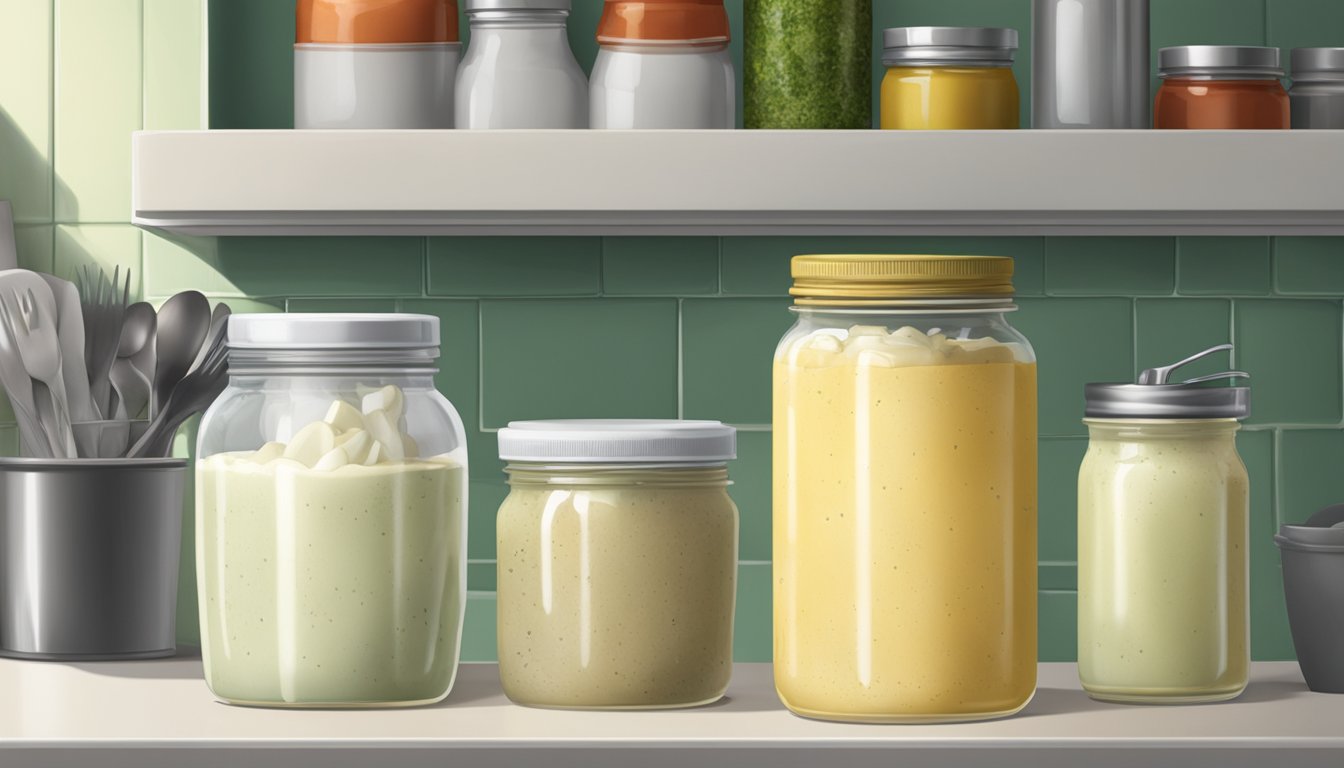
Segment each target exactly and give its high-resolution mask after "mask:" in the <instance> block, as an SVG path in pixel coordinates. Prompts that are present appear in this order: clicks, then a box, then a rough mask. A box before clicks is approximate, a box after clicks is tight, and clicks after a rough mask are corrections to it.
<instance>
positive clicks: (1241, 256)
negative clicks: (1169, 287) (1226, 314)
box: [1176, 237, 1273, 296]
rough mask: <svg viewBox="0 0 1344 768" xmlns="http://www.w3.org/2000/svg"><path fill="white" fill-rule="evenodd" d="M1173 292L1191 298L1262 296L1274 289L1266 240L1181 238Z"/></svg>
mask: <svg viewBox="0 0 1344 768" xmlns="http://www.w3.org/2000/svg"><path fill="white" fill-rule="evenodd" d="M1176 250H1177V278H1176V290H1177V291H1179V292H1180V293H1183V294H1188V295H1191V296H1201V295H1212V296H1265V295H1267V294H1268V293H1269V292H1270V289H1271V288H1272V287H1273V275H1272V270H1271V267H1270V258H1269V251H1270V239H1269V238H1268V237H1182V238H1178V239H1177V241H1176Z"/></svg>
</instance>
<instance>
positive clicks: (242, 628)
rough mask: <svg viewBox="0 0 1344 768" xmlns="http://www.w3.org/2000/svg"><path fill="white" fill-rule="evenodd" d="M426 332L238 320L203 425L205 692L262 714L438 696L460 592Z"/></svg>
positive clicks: (448, 683) (459, 484)
mask: <svg viewBox="0 0 1344 768" xmlns="http://www.w3.org/2000/svg"><path fill="white" fill-rule="evenodd" d="M438 330H439V329H438V320H437V319H435V318H432V317H425V316H417V315H241V316H235V317H233V318H231V320H230V327H229V344H230V370H229V373H230V382H229V388H228V389H227V390H226V391H225V392H224V394H223V395H221V397H220V398H219V400H217V401H216V402H215V404H214V405H213V406H212V407H211V408H210V410H209V411H208V412H207V413H206V415H205V417H204V418H203V420H202V422H201V432H200V444H199V452H198V453H199V457H200V458H199V460H198V462H197V483H196V489H197V490H196V493H197V497H196V509H197V522H196V545H197V546H196V552H197V579H198V584H199V587H198V589H199V599H200V613H201V639H202V654H203V657H204V662H205V674H206V680H207V682H208V683H209V685H210V688H211V690H212V691H213V692H214V693H215V695H216V696H218V697H220V698H221V699H224V700H225V701H229V702H232V703H238V704H258V705H265V706H314V707H320V706H341V707H348V706H405V705H413V704H423V703H429V702H434V701H438V700H441V699H442V698H444V697H445V696H446V695H447V694H448V691H449V689H450V688H451V687H452V682H453V678H454V675H455V673H456V668H457V660H458V649H459V646H460V641H461V628H462V617H463V612H464V609H465V598H466V503H467V487H466V482H467V460H466V450H465V439H464V433H463V430H462V422H461V419H460V418H459V417H458V415H457V412H456V411H455V410H454V409H453V407H452V405H451V404H449V403H448V401H447V400H445V399H444V398H443V396H442V395H440V394H439V393H438V392H437V391H436V390H435V389H434V383H433V375H434V372H435V368H434V361H435V358H437V357H438Z"/></svg>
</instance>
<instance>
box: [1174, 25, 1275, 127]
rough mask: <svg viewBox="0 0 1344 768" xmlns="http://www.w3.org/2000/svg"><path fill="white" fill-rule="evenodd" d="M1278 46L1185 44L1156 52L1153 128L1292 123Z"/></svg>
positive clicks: (1256, 125) (1251, 125)
mask: <svg viewBox="0 0 1344 768" xmlns="http://www.w3.org/2000/svg"><path fill="white" fill-rule="evenodd" d="M1283 75H1284V72H1283V65H1282V64H1281V63H1280V61H1279V49H1278V48H1263V47H1258V46H1243V45H1183V46H1178V47H1175V48H1163V49H1162V50H1161V51H1160V52H1159V53H1158V77H1160V78H1162V87H1161V88H1159V89H1158V90H1157V99H1156V101H1155V102H1154V105H1153V127H1154V128H1160V129H1201V130H1226V129H1243V130H1251V129H1259V130H1286V129H1287V128H1289V127H1290V125H1291V122H1290V111H1289V107H1288V91H1286V90H1284V87H1283V82H1282V79H1283Z"/></svg>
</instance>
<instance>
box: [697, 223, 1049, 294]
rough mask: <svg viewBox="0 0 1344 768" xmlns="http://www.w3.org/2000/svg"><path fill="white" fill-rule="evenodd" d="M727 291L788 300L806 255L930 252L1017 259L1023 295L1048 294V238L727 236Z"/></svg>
mask: <svg viewBox="0 0 1344 768" xmlns="http://www.w3.org/2000/svg"><path fill="white" fill-rule="evenodd" d="M721 248H722V253H723V260H722V267H721V269H722V281H723V292H724V293H725V294H732V295H738V296H787V295H788V293H789V286H790V285H791V284H792V280H791V279H790V277H789V260H790V259H792V258H793V257H794V256H796V255H798V254H803V253H916V254H919V253H930V254H953V255H974V256H1011V257H1013V259H1014V260H1015V261H1016V265H1015V272H1016V275H1015V277H1014V285H1015V287H1016V288H1017V292H1018V295H1026V296H1031V295H1039V294H1041V293H1042V289H1043V280H1044V264H1045V239H1044V238H1040V237H845V236H836V237H726V238H724V239H723V242H722V246H721Z"/></svg>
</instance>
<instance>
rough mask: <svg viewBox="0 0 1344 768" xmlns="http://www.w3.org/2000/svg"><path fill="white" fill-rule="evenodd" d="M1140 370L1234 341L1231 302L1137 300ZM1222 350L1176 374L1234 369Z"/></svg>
mask: <svg viewBox="0 0 1344 768" xmlns="http://www.w3.org/2000/svg"><path fill="white" fill-rule="evenodd" d="M1134 312H1135V317H1134V321H1135V322H1134V324H1135V327H1136V328H1137V330H1138V336H1137V344H1136V355H1135V359H1136V360H1137V362H1138V367H1139V370H1140V371H1142V370H1143V369H1145V368H1156V367H1158V366H1163V365H1171V364H1172V363H1174V362H1176V361H1178V360H1184V359H1185V358H1187V357H1189V356H1191V355H1193V354H1195V353H1196V352H1199V351H1201V350H1205V349H1208V348H1209V347H1212V346H1216V345H1218V344H1226V343H1228V342H1229V341H1231V340H1232V302H1230V301H1225V300H1220V299H1139V300H1138V301H1136V302H1134ZM1231 359H1232V358H1231V357H1230V356H1229V355H1228V354H1227V353H1226V352H1220V353H1218V354H1216V355H1213V356H1211V357H1208V358H1205V359H1203V360H1200V361H1197V362H1194V363H1191V364H1190V365H1187V366H1185V367H1183V368H1181V369H1179V370H1178V371H1176V373H1175V378H1177V379H1179V380H1185V379H1192V378H1194V377H1196V376H1203V375H1205V374H1210V373H1221V372H1223V371H1227V370H1231V362H1230V361H1231Z"/></svg>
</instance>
